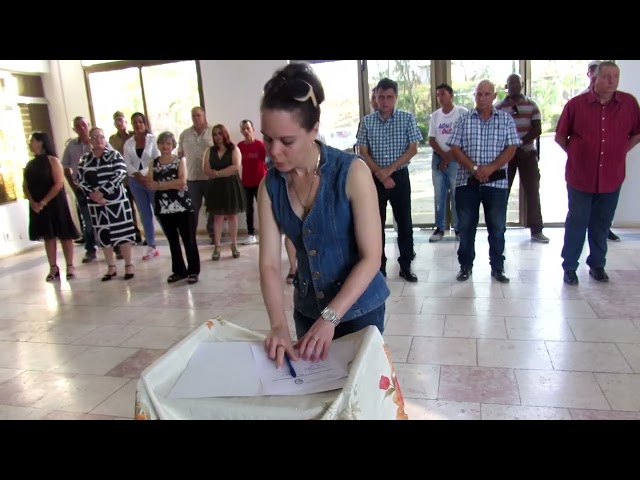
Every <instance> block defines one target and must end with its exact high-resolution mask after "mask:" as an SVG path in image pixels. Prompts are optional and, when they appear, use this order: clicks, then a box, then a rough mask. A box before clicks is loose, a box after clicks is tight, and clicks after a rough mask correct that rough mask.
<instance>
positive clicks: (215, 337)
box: [135, 318, 407, 420]
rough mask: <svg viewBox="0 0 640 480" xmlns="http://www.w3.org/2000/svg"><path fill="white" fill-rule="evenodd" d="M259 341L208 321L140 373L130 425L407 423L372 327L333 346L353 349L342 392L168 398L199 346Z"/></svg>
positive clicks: (236, 328) (228, 324) (380, 342)
mask: <svg viewBox="0 0 640 480" xmlns="http://www.w3.org/2000/svg"><path fill="white" fill-rule="evenodd" d="M263 339H264V335H262V334H260V333H257V332H253V331H251V330H247V329H245V328H242V327H239V326H237V325H234V324H233V323H231V322H228V321H226V320H224V319H222V318H216V319H213V320H208V321H207V322H205V323H204V324H203V325H201V326H200V327H198V328H197V329H196V330H194V331H193V332H191V334H189V335H188V336H187V337H185V338H184V339H183V340H182V341H181V342H179V343H178V344H176V345H175V346H174V347H173V348H171V349H170V350H169V351H168V352H167V353H165V354H164V355H163V356H162V357H160V358H159V359H158V360H156V361H155V362H154V363H153V364H152V365H150V366H149V367H147V368H146V369H145V370H144V371H143V372H142V374H141V376H140V379H139V380H138V386H137V391H136V409H135V418H136V420H152V419H163V420H164V419H166V420H186V419H211V420H214V419H215V420H258V419H265V420H266V419H269V420H278V419H281V420H285V419H287V420H361V419H363V420H364V419H366V420H374V419H378V420H392V419H398V420H407V415H406V414H405V412H404V400H403V398H402V393H401V391H400V385H399V383H398V379H397V377H396V374H395V370H394V368H393V363H392V361H391V355H390V353H389V351H388V349H387V346H386V345H385V344H384V341H383V338H382V335H380V332H379V331H378V329H377V328H375V327H373V326H371V327H367V328H365V329H363V330H361V331H359V332H356V333H352V334H350V335H347V336H345V337H343V338H341V339H338V340H335V341H336V342H340V341H348V340H352V341H353V342H354V345H355V352H356V353H355V357H354V360H353V362H352V363H351V364H350V369H349V375H348V377H347V379H346V382H345V384H344V387H343V388H342V389H339V390H332V391H329V392H321V393H314V394H309V395H296V396H260V397H226V398H194V399H170V398H169V393H170V392H171V389H172V388H173V385H174V384H175V382H176V381H177V380H178V378H179V376H180V374H181V373H182V372H183V371H184V369H185V368H186V366H187V363H188V362H189V359H190V358H191V356H192V355H193V353H194V351H195V350H196V348H197V346H198V344H199V343H200V342H203V341H208V342H210V341H219V342H234V341H236V342H237V341H241V342H247V341H249V342H251V341H262V340H263Z"/></svg>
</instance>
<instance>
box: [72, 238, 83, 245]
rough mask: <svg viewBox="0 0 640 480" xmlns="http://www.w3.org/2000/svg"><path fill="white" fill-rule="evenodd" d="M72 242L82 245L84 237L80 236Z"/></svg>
mask: <svg viewBox="0 0 640 480" xmlns="http://www.w3.org/2000/svg"><path fill="white" fill-rule="evenodd" d="M73 243H75V244H76V245H84V237H80V238H79V239H77V240H74V241H73Z"/></svg>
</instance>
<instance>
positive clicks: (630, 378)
mask: <svg viewBox="0 0 640 480" xmlns="http://www.w3.org/2000/svg"><path fill="white" fill-rule="evenodd" d="M594 375H595V377H596V380H597V381H598V383H599V384H600V387H602V391H603V392H604V394H605V396H606V397H607V400H608V401H609V404H610V405H611V409H612V410H621V411H632V412H639V411H640V375H637V374H633V375H632V374H623V373H595V374H594Z"/></svg>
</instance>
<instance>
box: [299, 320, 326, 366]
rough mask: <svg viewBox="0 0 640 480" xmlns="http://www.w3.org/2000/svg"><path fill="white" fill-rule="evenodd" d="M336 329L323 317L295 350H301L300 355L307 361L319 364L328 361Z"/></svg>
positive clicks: (312, 326)
mask: <svg viewBox="0 0 640 480" xmlns="http://www.w3.org/2000/svg"><path fill="white" fill-rule="evenodd" d="M335 330H336V327H335V325H333V323H331V322H327V321H326V320H324V319H323V318H322V317H321V318H319V319H318V320H316V321H315V323H314V324H313V325H311V328H310V329H309V331H308V332H307V333H306V334H305V335H304V336H303V337H302V338H301V339H300V340H298V341H297V342H296V344H295V345H294V346H293V348H297V349H299V355H300V357H301V358H303V359H305V360H311V361H313V362H317V361H318V360H326V359H327V355H329V349H330V348H331V341H332V340H333V334H334V333H335Z"/></svg>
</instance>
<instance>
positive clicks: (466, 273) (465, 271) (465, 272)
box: [456, 265, 473, 282]
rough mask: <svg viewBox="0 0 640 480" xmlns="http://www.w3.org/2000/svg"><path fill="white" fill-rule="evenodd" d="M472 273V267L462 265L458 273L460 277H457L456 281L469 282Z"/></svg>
mask: <svg viewBox="0 0 640 480" xmlns="http://www.w3.org/2000/svg"><path fill="white" fill-rule="evenodd" d="M472 271H473V268H472V267H465V266H464V265H462V266H461V267H460V271H459V272H458V275H456V280H458V281H459V282H464V281H465V280H469V277H470V276H471V272H472Z"/></svg>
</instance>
